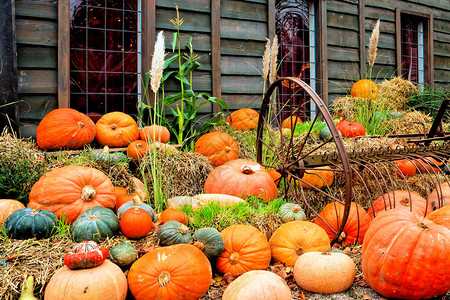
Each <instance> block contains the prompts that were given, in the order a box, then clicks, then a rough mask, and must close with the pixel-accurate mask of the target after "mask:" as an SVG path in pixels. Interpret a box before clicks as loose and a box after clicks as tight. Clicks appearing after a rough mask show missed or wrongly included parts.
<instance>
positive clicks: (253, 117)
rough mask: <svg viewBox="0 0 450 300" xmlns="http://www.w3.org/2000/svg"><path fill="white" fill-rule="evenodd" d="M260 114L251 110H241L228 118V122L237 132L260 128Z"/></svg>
mask: <svg viewBox="0 0 450 300" xmlns="http://www.w3.org/2000/svg"><path fill="white" fill-rule="evenodd" d="M258 120H259V114H258V112H257V111H256V110H254V109H251V108H241V109H238V110H236V111H235V112H233V113H232V114H231V115H230V116H228V117H227V119H226V121H227V122H228V124H230V125H231V127H233V128H234V129H236V130H249V129H253V128H256V126H258Z"/></svg>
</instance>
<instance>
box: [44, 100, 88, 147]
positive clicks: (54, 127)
mask: <svg viewBox="0 0 450 300" xmlns="http://www.w3.org/2000/svg"><path fill="white" fill-rule="evenodd" d="M94 138H95V125H94V122H93V121H92V120H91V119H90V118H89V117H88V116H87V115H85V114H83V113H81V112H79V111H76V110H75V109H72V108H57V109H55V110H52V111H51V112H49V113H48V114H47V115H46V116H45V117H44V118H43V119H42V120H41V122H40V123H39V126H38V128H37V131H36V141H37V144H38V146H39V148H41V149H47V150H53V149H61V148H66V149H78V148H81V147H83V146H85V145H87V144H89V143H91V142H92V141H93V140H94Z"/></svg>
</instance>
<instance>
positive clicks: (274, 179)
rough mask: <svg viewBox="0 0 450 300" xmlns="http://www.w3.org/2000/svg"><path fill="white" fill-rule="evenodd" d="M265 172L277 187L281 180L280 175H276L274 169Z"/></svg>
mask: <svg viewBox="0 0 450 300" xmlns="http://www.w3.org/2000/svg"><path fill="white" fill-rule="evenodd" d="M267 172H268V173H269V175H270V177H271V178H272V180H273V182H275V184H276V185H277V186H278V184H279V183H280V180H281V174H280V173H278V172H277V170H275V169H269V170H268V171H267Z"/></svg>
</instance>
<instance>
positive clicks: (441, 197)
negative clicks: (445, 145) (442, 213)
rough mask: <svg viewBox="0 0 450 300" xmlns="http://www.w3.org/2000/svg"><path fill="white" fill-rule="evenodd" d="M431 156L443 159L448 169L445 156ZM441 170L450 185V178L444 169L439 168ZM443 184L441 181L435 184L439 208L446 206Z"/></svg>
mask: <svg viewBox="0 0 450 300" xmlns="http://www.w3.org/2000/svg"><path fill="white" fill-rule="evenodd" d="M429 156H431V157H435V158H437V160H438V161H442V162H443V163H444V165H445V166H446V167H447V169H448V164H447V162H446V160H445V159H444V158H443V157H440V156H438V155H436V154H430V155H429ZM439 170H440V172H441V173H442V174H443V175H444V179H445V181H446V182H447V185H448V186H449V187H450V182H449V180H448V177H447V176H446V175H445V173H444V171H443V170H442V169H441V168H439ZM441 185H442V183H439V181H438V184H437V185H436V186H435V189H436V194H437V195H438V205H437V207H438V208H440V207H443V206H444V193H443V191H442V186H441ZM427 200H428V197H427Z"/></svg>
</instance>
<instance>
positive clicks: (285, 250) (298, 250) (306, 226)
mask: <svg viewBox="0 0 450 300" xmlns="http://www.w3.org/2000/svg"><path fill="white" fill-rule="evenodd" d="M269 244H270V249H271V251H272V257H273V259H274V260H275V261H276V262H281V263H283V264H285V265H286V266H289V267H292V266H294V264H295V261H296V260H297V258H298V257H299V256H300V255H302V254H303V253H306V252H310V251H320V252H325V251H327V250H328V249H329V248H330V238H329V237H328V235H327V233H326V232H325V230H323V228H321V227H320V226H318V225H316V224H314V223H311V222H308V221H298V220H297V221H291V222H287V223H285V224H283V225H281V226H280V227H278V229H277V230H275V232H274V233H273V234H272V237H271V238H270V240H269Z"/></svg>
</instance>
